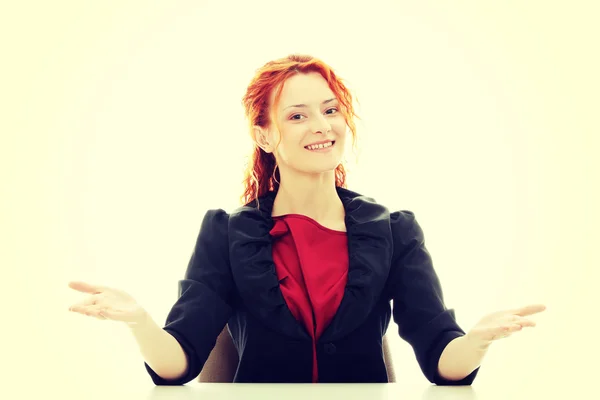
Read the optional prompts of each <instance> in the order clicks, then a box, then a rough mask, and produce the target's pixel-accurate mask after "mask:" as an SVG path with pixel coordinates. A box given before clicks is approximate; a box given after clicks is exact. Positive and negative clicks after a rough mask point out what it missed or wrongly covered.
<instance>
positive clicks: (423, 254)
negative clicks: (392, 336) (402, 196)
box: [390, 211, 479, 385]
mask: <svg viewBox="0 0 600 400" xmlns="http://www.w3.org/2000/svg"><path fill="white" fill-rule="evenodd" d="M390 215H391V220H390V221H391V226H392V234H393V239H394V254H393V256H392V270H391V274H392V276H393V278H392V282H393V283H394V284H393V288H392V299H393V312H392V314H393V318H394V322H395V323H396V324H397V325H398V333H399V334H400V337H401V338H402V339H404V340H405V341H406V342H408V343H409V344H410V345H411V346H412V348H413V350H414V352H415V355H416V358H417V361H418V363H419V366H420V367H421V371H423V374H424V375H425V377H426V378H427V379H428V380H429V382H431V383H434V384H436V385H470V384H471V383H473V380H474V379H475V376H476V375H477V373H478V372H479V368H477V369H476V370H474V371H473V372H472V373H471V374H469V375H468V376H466V377H465V378H464V379H462V380H459V381H451V380H447V379H444V378H443V377H441V376H440V375H439V373H438V362H439V359H440V356H441V355H442V352H443V351H444V348H445V347H446V345H448V343H450V342H451V341H452V340H453V339H455V338H457V337H460V336H463V335H465V332H464V331H463V330H462V329H461V328H460V326H459V325H458V324H457V322H456V319H455V314H454V310H452V309H447V308H446V306H445V304H444V299H443V294H442V288H441V285H440V280H439V278H438V276H437V274H436V272H435V270H434V268H433V262H432V259H431V256H430V254H429V252H428V251H427V248H426V247H425V238H424V235H423V230H422V229H421V227H420V226H419V224H418V222H417V220H416V219H415V215H414V213H413V212H411V211H396V212H394V213H391V214H390Z"/></svg>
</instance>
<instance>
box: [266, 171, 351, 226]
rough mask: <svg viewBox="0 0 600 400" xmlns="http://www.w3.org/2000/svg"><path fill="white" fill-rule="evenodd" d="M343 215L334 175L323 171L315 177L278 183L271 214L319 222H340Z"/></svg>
mask: <svg viewBox="0 0 600 400" xmlns="http://www.w3.org/2000/svg"><path fill="white" fill-rule="evenodd" d="M288 178H289V177H288ZM286 182H287V184H286ZM343 212H344V205H343V203H342V200H341V199H340V198H339V196H338V194H337V191H336V188H335V171H327V172H324V173H321V174H319V175H317V176H302V177H294V179H293V181H292V180H291V179H288V180H285V181H284V180H283V179H282V180H281V184H280V186H279V189H278V190H277V195H276V196H275V200H274V203H273V211H272V213H271V214H272V216H278V215H284V214H301V215H306V216H308V217H310V218H313V219H315V220H317V221H323V220H333V219H336V218H340V217H342V218H343Z"/></svg>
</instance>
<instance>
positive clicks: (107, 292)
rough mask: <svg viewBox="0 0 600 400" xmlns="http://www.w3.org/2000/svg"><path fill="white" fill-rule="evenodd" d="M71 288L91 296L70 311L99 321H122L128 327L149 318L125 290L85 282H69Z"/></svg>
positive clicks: (70, 308)
mask: <svg viewBox="0 0 600 400" xmlns="http://www.w3.org/2000/svg"><path fill="white" fill-rule="evenodd" d="M69 287H70V288H71V289H74V290H77V291H79V292H82V293H87V294H89V296H87V297H86V298H85V299H84V300H83V301H81V302H79V303H77V304H74V305H72V306H71V307H69V311H74V312H78V313H81V314H84V315H87V316H90V317H95V318H98V319H109V320H114V321H122V322H125V323H127V324H128V325H136V324H139V323H141V322H143V321H145V320H146V318H147V313H146V310H144V309H143V308H142V307H141V306H140V305H139V304H138V303H137V302H136V301H135V299H134V298H133V297H132V296H131V295H129V294H128V293H126V292H124V291H123V290H119V289H115V288H110V287H106V286H100V285H91V284H88V283H85V282H69Z"/></svg>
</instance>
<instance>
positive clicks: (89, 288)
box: [69, 281, 105, 294]
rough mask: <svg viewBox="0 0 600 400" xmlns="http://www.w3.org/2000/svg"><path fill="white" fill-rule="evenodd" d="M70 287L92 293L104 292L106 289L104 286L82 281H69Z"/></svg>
mask: <svg viewBox="0 0 600 400" xmlns="http://www.w3.org/2000/svg"><path fill="white" fill-rule="evenodd" d="M69 287H70V288H71V289H75V290H77V291H79V292H83V293H92V294H96V293H102V292H103V291H104V289H105V287H104V286H100V285H92V284H89V283H85V282H81V281H72V282H69Z"/></svg>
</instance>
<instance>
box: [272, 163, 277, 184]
mask: <svg viewBox="0 0 600 400" xmlns="http://www.w3.org/2000/svg"><path fill="white" fill-rule="evenodd" d="M277 167H278V165H277V164H275V168H273V174H272V175H271V176H272V177H273V180H274V181H275V182H277V184H278V185H279V181H278V180H277V178H275V171H277Z"/></svg>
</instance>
